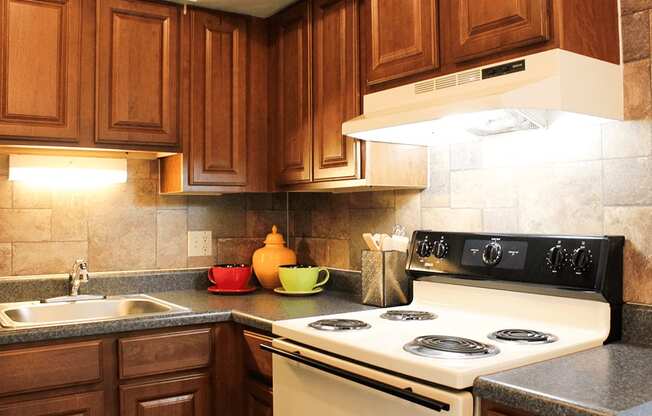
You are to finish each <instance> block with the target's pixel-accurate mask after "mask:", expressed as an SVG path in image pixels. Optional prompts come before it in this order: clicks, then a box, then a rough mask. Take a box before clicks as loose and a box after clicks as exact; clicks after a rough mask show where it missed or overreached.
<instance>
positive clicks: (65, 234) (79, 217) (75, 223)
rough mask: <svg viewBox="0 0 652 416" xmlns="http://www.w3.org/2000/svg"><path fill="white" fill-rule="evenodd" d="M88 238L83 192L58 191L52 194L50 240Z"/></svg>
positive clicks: (86, 210) (85, 204)
mask: <svg viewBox="0 0 652 416" xmlns="http://www.w3.org/2000/svg"><path fill="white" fill-rule="evenodd" d="M87 239H88V206H87V200H86V195H85V194H84V193H83V192H71V191H68V192H60V193H55V194H54V195H53V196H52V240H53V241H81V240H84V241H85V240H87Z"/></svg>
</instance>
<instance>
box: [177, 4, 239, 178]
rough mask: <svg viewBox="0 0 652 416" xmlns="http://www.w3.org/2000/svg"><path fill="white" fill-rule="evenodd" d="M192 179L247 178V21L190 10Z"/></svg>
mask: <svg viewBox="0 0 652 416" xmlns="http://www.w3.org/2000/svg"><path fill="white" fill-rule="evenodd" d="M190 26H191V29H190V30H191V34H190V50H191V74H192V75H191V80H190V89H191V98H190V99H191V111H190V120H191V122H190V130H191V131H190V163H191V167H190V183H191V185H245V184H246V182H247V132H246V111H247V104H246V97H247V93H246V92H247V22H246V20H244V19H243V18H240V17H230V16H229V17H227V16H219V15H215V14H211V13H207V12H202V11H197V10H193V11H192V12H191V23H190Z"/></svg>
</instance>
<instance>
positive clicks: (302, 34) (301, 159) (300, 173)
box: [272, 1, 312, 184]
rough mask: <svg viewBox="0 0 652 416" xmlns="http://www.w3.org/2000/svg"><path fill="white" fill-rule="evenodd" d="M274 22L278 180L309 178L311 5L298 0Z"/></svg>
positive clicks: (286, 182) (281, 181) (275, 124)
mask: <svg viewBox="0 0 652 416" xmlns="http://www.w3.org/2000/svg"><path fill="white" fill-rule="evenodd" d="M277 19H278V20H277V21H275V23H274V24H275V30H276V33H275V34H274V39H275V45H274V50H273V59H274V60H273V61H272V65H274V66H275V71H276V72H275V77H274V82H275V84H276V85H275V88H276V90H275V92H274V94H275V95H276V103H275V106H276V111H275V114H272V117H273V118H272V125H274V126H275V128H274V130H275V131H274V134H275V135H276V138H277V149H278V153H279V154H278V159H279V162H278V163H279V164H280V174H279V183H280V184H292V183H301V182H309V181H310V180H311V179H312V85H311V79H312V61H311V59H312V57H311V55H310V54H311V51H312V44H311V42H312V35H311V33H310V7H309V4H308V3H307V2H305V1H304V2H300V3H299V4H297V5H296V6H293V7H291V8H289V9H287V10H286V11H284V12H283V13H282V14H281V15H279V16H277Z"/></svg>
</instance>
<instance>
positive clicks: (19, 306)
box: [0, 295, 189, 328]
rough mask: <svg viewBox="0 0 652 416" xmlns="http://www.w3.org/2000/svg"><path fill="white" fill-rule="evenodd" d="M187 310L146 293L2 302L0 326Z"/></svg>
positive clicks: (113, 318) (128, 316)
mask: <svg viewBox="0 0 652 416" xmlns="http://www.w3.org/2000/svg"><path fill="white" fill-rule="evenodd" d="M188 310H189V309H187V308H184V307H181V306H178V305H175V304H173V303H169V302H165V301H162V300H160V299H156V298H153V297H151V296H147V295H128V296H113V297H108V298H106V299H95V300H76V301H65V302H54V303H42V302H19V303H4V304H0V326H2V327H4V328H33V327H41V326H53V325H67V324H77V323H82V322H95V321H109V320H115V319H126V318H138V317H143V316H151V315H157V314H169V313H181V312H187V311H188Z"/></svg>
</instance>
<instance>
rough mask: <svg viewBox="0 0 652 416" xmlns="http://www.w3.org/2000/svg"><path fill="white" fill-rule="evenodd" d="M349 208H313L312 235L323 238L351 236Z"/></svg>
mask: <svg viewBox="0 0 652 416" xmlns="http://www.w3.org/2000/svg"><path fill="white" fill-rule="evenodd" d="M349 223H350V221H349V210H348V209H346V208H343V209H339V210H333V209H328V210H321V209H317V210H313V211H312V218H311V224H312V233H311V234H310V235H311V236H312V237H322V238H348V236H349Z"/></svg>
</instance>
